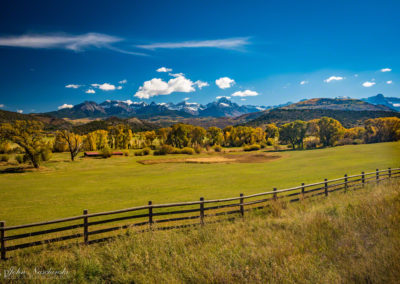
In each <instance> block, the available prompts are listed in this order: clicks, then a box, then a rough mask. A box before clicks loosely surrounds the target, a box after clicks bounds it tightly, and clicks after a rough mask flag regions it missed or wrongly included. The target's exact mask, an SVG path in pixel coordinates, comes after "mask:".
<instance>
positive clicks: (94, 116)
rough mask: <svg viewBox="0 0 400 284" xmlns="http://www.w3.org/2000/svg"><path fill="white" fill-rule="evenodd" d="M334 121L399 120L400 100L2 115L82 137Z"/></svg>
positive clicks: (0, 114) (125, 105) (116, 107)
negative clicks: (177, 126)
mask: <svg viewBox="0 0 400 284" xmlns="http://www.w3.org/2000/svg"><path fill="white" fill-rule="evenodd" d="M323 116H329V117H332V118H335V119H337V120H339V121H340V122H341V123H342V124H343V125H344V126H346V127H353V126H357V125H362V124H363V121H364V120H366V119H369V118H376V117H390V116H396V117H400V99H399V98H392V97H391V98H389V97H385V96H383V95H381V94H378V95H376V96H373V97H369V98H366V99H362V100H357V99H351V98H343V97H342V98H317V99H308V100H301V101H300V102H297V103H290V102H289V103H286V104H282V105H279V106H253V105H241V106H240V105H238V104H236V103H234V102H232V101H230V100H229V99H227V98H225V97H223V98H220V99H218V100H217V101H215V102H211V103H208V104H206V105H202V104H198V103H190V102H187V101H184V102H181V103H177V104H173V103H161V104H157V103H154V102H152V103H150V104H148V103H145V102H132V101H129V100H128V101H117V100H113V101H111V100H107V101H105V102H102V103H100V104H98V103H96V102H90V101H86V102H83V103H81V104H77V105H75V106H73V107H71V108H64V109H61V110H58V111H53V112H48V113H42V114H19V113H15V112H9V111H4V110H0V123H1V122H9V121H14V120H21V119H23V120H39V121H41V122H43V123H44V125H45V129H47V130H55V129H60V128H74V130H75V131H76V132H78V133H87V132H89V131H93V130H96V129H106V128H107V127H108V126H109V125H114V124H118V123H127V124H129V125H130V127H131V128H132V130H133V131H143V130H151V129H157V128H159V127H166V126H170V125H172V124H174V123H178V122H181V123H187V124H192V125H197V126H202V127H205V128H208V127H210V126H217V127H220V128H223V127H225V126H228V125H251V126H263V125H265V124H267V123H276V124H278V125H281V124H283V123H286V122H290V121H293V120H297V119H300V120H305V121H307V120H311V119H316V118H320V117H323Z"/></svg>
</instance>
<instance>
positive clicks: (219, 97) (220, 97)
mask: <svg viewBox="0 0 400 284" xmlns="http://www.w3.org/2000/svg"><path fill="white" fill-rule="evenodd" d="M215 98H216V99H217V100H219V99H222V98H225V99H228V100H229V99H230V98H231V97H227V96H218V97H215Z"/></svg>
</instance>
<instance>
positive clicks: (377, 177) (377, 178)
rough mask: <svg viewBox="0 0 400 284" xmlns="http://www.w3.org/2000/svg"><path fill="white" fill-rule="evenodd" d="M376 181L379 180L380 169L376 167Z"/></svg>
mask: <svg viewBox="0 0 400 284" xmlns="http://www.w3.org/2000/svg"><path fill="white" fill-rule="evenodd" d="M376 181H377V182H379V170H378V169H376Z"/></svg>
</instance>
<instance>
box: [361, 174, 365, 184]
mask: <svg viewBox="0 0 400 284" xmlns="http://www.w3.org/2000/svg"><path fill="white" fill-rule="evenodd" d="M361 175H362V176H361V181H362V185H363V186H364V184H365V173H364V172H361Z"/></svg>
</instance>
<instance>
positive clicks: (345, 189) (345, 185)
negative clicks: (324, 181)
mask: <svg viewBox="0 0 400 284" xmlns="http://www.w3.org/2000/svg"><path fill="white" fill-rule="evenodd" d="M347 187H348V185H347V174H345V175H344V192H347Z"/></svg>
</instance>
